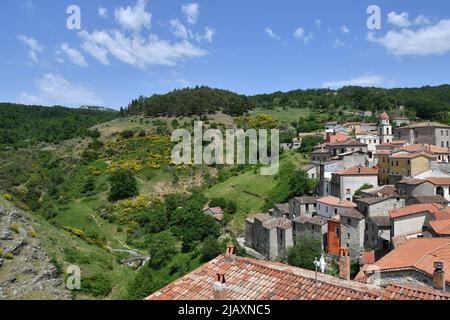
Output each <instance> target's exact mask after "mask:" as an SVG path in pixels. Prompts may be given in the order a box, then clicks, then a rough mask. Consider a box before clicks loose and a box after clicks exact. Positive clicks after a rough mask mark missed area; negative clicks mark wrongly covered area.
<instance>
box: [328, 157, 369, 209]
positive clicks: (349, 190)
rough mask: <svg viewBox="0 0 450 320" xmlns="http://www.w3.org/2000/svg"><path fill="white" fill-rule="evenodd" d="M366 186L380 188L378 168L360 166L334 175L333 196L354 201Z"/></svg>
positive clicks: (332, 181)
mask: <svg viewBox="0 0 450 320" xmlns="http://www.w3.org/2000/svg"><path fill="white" fill-rule="evenodd" d="M364 185H371V186H372V187H375V186H378V168H376V167H375V168H369V167H362V166H358V167H352V168H348V169H344V170H340V171H336V172H334V173H332V177H331V195H333V196H335V197H338V198H341V199H346V200H348V201H352V200H353V197H354V195H355V192H356V191H357V190H358V189H360V188H361V187H363V186H364Z"/></svg>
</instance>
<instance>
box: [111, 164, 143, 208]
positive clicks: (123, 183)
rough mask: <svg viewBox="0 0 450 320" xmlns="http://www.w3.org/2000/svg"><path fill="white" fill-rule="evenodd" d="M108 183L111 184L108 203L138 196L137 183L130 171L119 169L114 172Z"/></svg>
mask: <svg viewBox="0 0 450 320" xmlns="http://www.w3.org/2000/svg"><path fill="white" fill-rule="evenodd" d="M109 181H110V183H111V189H110V191H109V197H108V199H109V201H117V200H123V199H128V198H132V197H134V196H137V195H138V194H139V192H138V186H137V181H136V178H135V176H134V173H133V172H132V171H131V170H128V169H119V170H117V171H114V172H113V173H112V174H111V176H110V178H109Z"/></svg>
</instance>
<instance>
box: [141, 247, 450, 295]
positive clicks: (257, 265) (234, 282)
mask: <svg viewBox="0 0 450 320" xmlns="http://www.w3.org/2000/svg"><path fill="white" fill-rule="evenodd" d="M350 266H351V263H350V258H349V256H348V251H347V250H346V249H344V248H343V249H342V250H340V254H339V278H336V277H332V276H330V275H326V274H322V273H320V272H319V273H316V272H314V271H310V270H305V269H301V268H296V267H292V266H288V265H285V264H281V263H277V262H271V261H261V260H256V259H250V258H244V257H239V256H236V255H235V254H234V248H233V247H230V246H228V247H227V252H226V254H224V255H220V256H218V257H216V258H215V259H213V260H211V261H210V262H207V263H205V264H203V265H202V266H200V267H199V268H197V269H195V270H194V271H192V272H190V273H188V274H187V275H184V276H183V277H181V278H179V279H178V280H175V281H174V282H172V283H170V284H168V285H167V286H165V287H164V288H162V289H160V290H158V291H156V292H154V293H152V294H151V295H150V296H148V297H147V298H146V300H189V301H193V300H216V301H224V300H230V301H231V300H297V301H298V300H398V299H402V300H412V299H414V300H417V299H420V300H448V299H450V295H449V294H446V293H444V292H442V290H441V291H437V290H431V289H424V287H423V286H404V285H402V284H399V283H387V282H386V284H385V285H384V286H382V287H375V286H373V285H368V284H366V283H361V282H357V281H351V280H350ZM436 282H437V281H436ZM305 288H307V290H305Z"/></svg>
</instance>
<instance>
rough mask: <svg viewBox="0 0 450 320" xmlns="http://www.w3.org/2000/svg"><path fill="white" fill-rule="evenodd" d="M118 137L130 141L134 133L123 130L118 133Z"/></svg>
mask: <svg viewBox="0 0 450 320" xmlns="http://www.w3.org/2000/svg"><path fill="white" fill-rule="evenodd" d="M120 137H121V138H123V139H131V138H133V137H134V132H133V131H131V130H125V131H122V132H121V133H120Z"/></svg>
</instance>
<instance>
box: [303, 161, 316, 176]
mask: <svg viewBox="0 0 450 320" xmlns="http://www.w3.org/2000/svg"><path fill="white" fill-rule="evenodd" d="M302 170H303V171H305V172H306V174H307V175H308V178H309V179H319V177H320V166H319V165H318V164H316V163H311V164H308V165H305V166H303V167H302Z"/></svg>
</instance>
